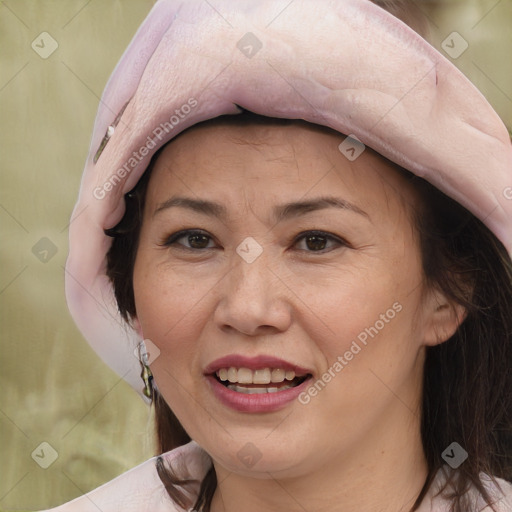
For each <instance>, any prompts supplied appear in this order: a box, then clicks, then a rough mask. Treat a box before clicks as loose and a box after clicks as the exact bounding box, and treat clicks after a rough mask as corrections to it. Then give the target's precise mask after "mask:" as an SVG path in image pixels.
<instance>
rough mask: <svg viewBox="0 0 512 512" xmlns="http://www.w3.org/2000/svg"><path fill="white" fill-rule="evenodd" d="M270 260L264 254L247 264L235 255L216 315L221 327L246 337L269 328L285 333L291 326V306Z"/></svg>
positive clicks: (243, 259)
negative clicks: (228, 327)
mask: <svg viewBox="0 0 512 512" xmlns="http://www.w3.org/2000/svg"><path fill="white" fill-rule="evenodd" d="M268 258H269V256H268V255H267V254H264V253H263V252H262V253H261V254H259V255H258V256H257V257H256V258H255V259H248V260H246V259H245V258H244V257H243V256H240V255H239V254H236V253H235V254H233V257H232V262H231V265H232V266H231V270H230V272H229V273H228V275H227V276H226V278H225V280H224V285H223V289H222V291H221V300H220V301H219V305H218V308H217V312H216V319H217V322H218V323H220V324H222V325H224V326H226V325H229V326H230V327H232V328H234V329H236V330H238V331H241V332H243V333H245V334H256V333H258V332H259V331H260V330H261V329H262V328H265V329H266V330H268V329H269V328H270V327H272V328H274V329H276V330H279V331H282V330H285V329H286V328H287V327H288V326H289V323H290V319H291V313H290V304H289V303H288V301H287V300H286V297H285V294H284V290H283V286H282V284H281V283H280V282H279V279H278V278H277V277H276V276H275V275H274V273H273V272H272V270H271V269H270V266H269V264H268V263H269V262H268Z"/></svg>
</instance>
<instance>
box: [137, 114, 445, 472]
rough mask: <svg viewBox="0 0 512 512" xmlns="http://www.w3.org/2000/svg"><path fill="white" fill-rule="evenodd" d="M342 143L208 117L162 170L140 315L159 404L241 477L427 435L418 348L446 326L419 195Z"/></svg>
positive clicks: (153, 184) (374, 158) (155, 184)
mask: <svg viewBox="0 0 512 512" xmlns="http://www.w3.org/2000/svg"><path fill="white" fill-rule="evenodd" d="M343 139H344V137H342V136H340V135H338V134H335V133H333V132H330V131H327V130H321V129H318V128H317V127H314V126H312V125H307V124H306V123H294V124H291V125H272V124H268V125H255V124H253V125H247V126H240V125H238V124H230V123H222V122H213V123H206V124H203V125H199V126H197V127H195V128H193V129H191V130H189V131H188V132H186V133H184V134H183V135H182V136H180V137H179V138H178V139H176V140H175V141H173V142H172V143H171V144H169V145H168V146H167V147H166V148H165V150H164V151H163V152H162V154H161V156H160V157H159V159H158V161H157V163H156V166H155V168H154V170H153V174H152V176H151V178H150V182H149V185H148V191H147V197H146V205H145V210H144V217H143V224H142V229H141V234H140V244H139V248H138V252H137V257H136V263H135V269H134V291H135V302H136V309H137V322H138V323H139V324H140V329H141V333H143V334H142V335H143V336H144V338H146V339H149V340H151V342H152V343H154V344H155V345H156V346H157V347H158V349H159V350H160V353H159V355H158V357H156V359H155V360H154V362H152V364H151V369H152V372H153V375H154V377H155V380H156V383H157V386H158V389H159V390H160V392H161V394H162V395H163V397H164V398H165V400H166V402H167V403H168V404H169V405H170V406H171V408H172V410H173V411H174V413H175V414H176V416H177V417H178V419H179V420H180V422H181V423H182V425H183V426H184V428H185V429H186V431H187V432H188V434H189V435H190V436H191V437H192V439H194V440H196V441H197V442H198V443H199V444H200V445H201V446H203V448H205V449H206V451H207V452H208V453H209V454H210V455H211V456H212V457H213V459H214V461H216V463H218V464H221V465H222V466H223V467H224V468H227V469H228V470H230V471H236V472H241V473H244V472H245V473H247V474H249V473H250V474H253V475H258V474H259V475H260V476H261V477H264V476H265V475H266V472H267V471H272V474H273V475H274V476H275V475H282V476H285V475H290V476H292V475H300V474H307V473H308V472H310V471H314V470H315V469H317V468H319V467H326V465H327V466H328V465H329V464H330V463H331V462H333V461H334V460H335V459H336V458H338V459H339V457H340V456H343V457H344V458H345V459H344V460H367V463H371V460H372V458H374V457H375V456H376V455H377V452H376V450H377V449H378V450H379V453H380V451H381V449H382V451H384V450H386V449H388V448H389V447H390V446H395V447H397V446H398V447H399V446H400V445H401V443H402V444H403V443H405V442H406V440H407V439H410V437H411V435H410V432H411V431H415V429H416V427H417V425H418V421H419V403H420V396H421V381H422V363H423V358H424V349H423V347H424V345H426V344H433V343H435V342H436V340H437V338H438V337H443V334H445V331H444V330H443V329H448V327H447V325H446V324H442V322H438V323H437V324H436V322H437V321H438V318H437V316H436V315H440V313H438V312H437V311H438V310H439V309H440V308H437V309H436V305H437V303H436V300H435V299H436V298H437V299H439V297H438V296H436V297H434V295H433V294H431V293H426V290H425V288H424V286H423V285H422V269H421V261H420V253H419V249H418V242H417V240H416V238H415V231H414V229H413V226H412V224H411V220H410V211H409V208H412V207H413V206H411V205H413V204H414V202H415V195H414V193H413V191H412V190H411V189H410V187H409V185H408V184H407V182H406V181H405V179H404V178H403V177H402V176H401V175H400V174H399V173H398V172H397V171H396V170H395V169H394V168H393V167H392V166H391V165H390V164H389V163H387V162H386V161H384V160H383V159H382V158H381V157H380V156H378V155H376V154H375V153H373V152H372V151H371V150H369V149H366V150H365V151H364V152H363V153H362V154H361V155H360V156H359V157H358V158H357V159H356V160H355V161H353V162H351V161H349V160H348V159H347V158H345V156H344V155H343V154H342V153H341V152H340V151H339V150H338V145H339V144H340V143H341V142H342V141H343ZM441 309H442V308H441ZM444 337H445V338H446V337H447V336H444ZM293 370H295V374H294V373H293ZM289 379H291V380H289ZM304 379H306V380H304ZM230 381H231V382H230ZM226 385H229V386H230V387H229V388H228V387H227V386H226ZM416 430H417V429H416ZM404 432H408V433H409V434H404ZM347 457H348V459H347ZM352 457H357V459H352ZM365 457H366V459H365Z"/></svg>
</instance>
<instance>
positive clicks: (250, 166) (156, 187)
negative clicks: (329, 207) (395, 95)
mask: <svg viewBox="0 0 512 512" xmlns="http://www.w3.org/2000/svg"><path fill="white" fill-rule="evenodd" d="M345 137H346V136H345V135H342V134H340V133H338V132H335V131H334V130H331V129H329V128H326V127H322V126H317V125H313V124H311V123H306V122H304V121H299V120H297V121H285V120H271V119H268V120H265V119H263V120H261V119H258V120H257V121H256V122H246V121H244V120H243V119H242V116H231V117H226V118H217V119H214V120H211V121H207V122H205V123H201V124H199V125H196V126H194V127H191V128H189V129H188V130H187V131H185V132H184V133H182V134H181V135H179V136H178V137H177V138H176V139H174V140H172V141H171V142H170V143H169V144H168V145H167V146H166V147H165V148H164V149H163V150H162V152H161V153H160V155H159V157H158V159H157V161H156V162H155V166H154V170H153V172H152V175H151V179H150V184H149V190H148V196H149V197H148V200H149V201H150V202H151V201H158V200H161V199H162V198H163V197H164V196H166V197H165V198H167V197H168V196H169V195H172V194H173V193H180V194H181V193H184V192H186V193H188V194H192V195H195V194H198V195H201V196H203V195H205V194H206V195H215V196H216V198H217V199H220V200H225V201H227V202H228V206H229V201H230V199H232V198H233V195H235V196H236V195H243V196H244V197H245V198H246V200H247V199H248V200H249V201H250V202H251V203H253V204H258V203H261V202H268V201H269V200H270V199H272V198H274V199H276V200H277V199H282V200H283V201H285V200H296V199H297V198H298V197H304V196H308V195H315V194H317V195H318V194H325V193H330V194H332V193H339V194H342V195H343V197H344V198H345V199H347V200H354V201H358V202H359V204H361V205H366V207H369V208H371V209H375V208H377V209H378V208H381V207H382V206H383V205H384V204H385V205H386V207H387V208H388V209H389V206H390V203H393V202H398V203H400V204H401V205H402V206H403V204H404V203H407V204H412V203H413V201H411V193H412V190H411V187H410V184H409V183H408V182H407V180H405V178H404V176H403V174H401V173H399V172H398V171H397V168H396V166H395V165H394V164H392V163H391V162H389V161H388V160H386V159H385V158H383V157H382V156H381V155H379V154H378V153H375V152H374V151H373V150H371V149H370V148H366V149H365V150H364V152H363V153H362V154H361V155H360V156H359V157H358V158H357V159H356V160H354V161H350V160H348V159H347V158H346V157H345V156H344V155H343V154H342V153H341V152H340V150H339V149H338V146H339V145H340V143H342V142H343V140H344V139H345ZM393 196H396V199H397V201H390V198H392V197H393Z"/></svg>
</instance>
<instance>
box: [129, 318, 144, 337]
mask: <svg viewBox="0 0 512 512" xmlns="http://www.w3.org/2000/svg"><path fill="white" fill-rule="evenodd" d="M131 325H132V328H133V330H134V331H135V332H136V333H137V334H138V335H139V339H141V340H143V339H144V333H143V332H142V327H141V325H140V322H139V319H138V318H137V317H136V316H134V317H133V318H132V321H131Z"/></svg>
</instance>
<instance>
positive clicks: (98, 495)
mask: <svg viewBox="0 0 512 512" xmlns="http://www.w3.org/2000/svg"><path fill="white" fill-rule="evenodd" d="M164 457H165V458H166V460H167V461H170V462H171V463H174V464H176V463H177V462H179V463H180V464H181V463H183V464H184V467H185V468H186V470H187V475H190V476H191V477H192V478H197V479H202V478H203V476H204V475H205V474H206V472H207V471H208V469H209V468H210V466H211V461H210V458H209V457H208V455H207V454H206V452H204V451H203V450H202V448H200V447H199V445H197V444H196V443H195V442H194V441H192V442H190V443H189V444H187V445H185V446H182V447H180V448H177V449H176V450H173V451H172V452H168V453H167V454H165V455H164ZM176 466H178V465H177V464H176ZM445 468H446V469H445V470H446V471H448V470H450V468H449V467H448V466H445ZM443 471H444V470H441V471H440V472H439V473H438V476H437V478H436V480H435V481H434V482H433V484H432V487H431V492H429V494H428V496H426V498H425V500H424V501H423V503H422V505H421V507H420V509H419V511H418V512H449V502H447V501H445V500H444V499H443V498H441V497H436V498H432V496H433V495H434V494H435V493H436V492H437V490H438V489H439V488H440V487H439V486H440V485H441V484H442V483H444V481H445V478H446V477H445V475H444V473H443ZM181 474H182V475H184V473H181ZM482 478H483V480H484V482H485V485H486V488H487V489H488V491H489V492H490V493H491V495H492V496H493V497H494V498H495V500H496V504H497V506H496V509H497V512H511V511H512V484H510V483H508V482H506V481H504V480H501V479H497V482H498V484H499V485H500V488H501V489H498V488H497V487H496V486H495V485H494V484H493V483H492V482H491V481H490V479H489V478H488V477H485V476H482ZM470 494H471V500H470V501H471V503H472V504H474V509H473V510H468V511H467V512H492V511H491V509H490V508H488V507H485V504H484V502H483V500H482V498H481V496H480V495H479V494H478V493H477V492H476V491H475V490H474V489H471V490H470ZM99 510H100V511H101V512H178V511H179V512H182V509H180V508H179V507H178V506H177V505H176V504H174V503H173V502H172V501H171V500H170V498H169V496H168V494H167V493H166V491H165V489H164V487H163V485H162V483H161V482H160V479H159V477H158V475H157V472H156V469H155V458H152V459H149V460H148V461H146V462H144V463H143V464H141V465H139V466H137V467H136V468H133V469H131V470H130V471H128V472H126V473H124V474H123V475H121V476H119V477H117V478H115V479H114V480H112V481H111V482H108V483H107V484H104V485H102V486H101V487H98V489H96V490H94V491H92V492H90V493H88V494H85V495H84V496H81V497H79V498H76V499H75V500H73V501H70V502H69V503H67V504H65V505H62V506H60V507H57V508H54V509H51V511H52V512H98V511H99ZM45 512H48V511H45Z"/></svg>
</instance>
